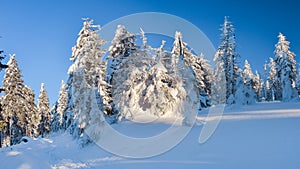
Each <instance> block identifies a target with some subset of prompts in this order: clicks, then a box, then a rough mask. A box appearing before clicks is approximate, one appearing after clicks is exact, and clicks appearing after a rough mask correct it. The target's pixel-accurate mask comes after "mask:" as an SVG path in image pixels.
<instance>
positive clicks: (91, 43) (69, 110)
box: [63, 19, 112, 145]
mask: <svg viewBox="0 0 300 169" xmlns="http://www.w3.org/2000/svg"><path fill="white" fill-rule="evenodd" d="M99 30H100V26H99V25H94V24H93V20H87V19H85V20H84V23H83V28H82V29H81V31H80V32H79V34H78V36H79V37H78V39H77V43H76V45H75V46H74V47H73V48H72V57H71V61H74V63H73V65H72V66H71V67H70V69H69V74H70V78H69V80H68V83H67V84H68V85H67V87H66V88H67V90H68V104H67V106H66V111H64V117H63V119H64V120H65V121H63V123H65V124H63V126H66V127H69V131H70V132H71V134H72V135H73V137H74V138H78V139H79V140H80V142H81V143H82V145H85V144H86V143H88V142H90V139H89V137H88V136H87V135H85V134H84V130H85V129H86V128H87V127H88V126H89V125H92V124H91V123H97V122H96V121H93V118H94V117H92V116H96V115H97V116H99V117H100V116H101V117H103V113H105V114H111V113H112V112H111V108H108V107H110V105H109V104H110V100H111V99H109V97H110V93H109V91H108V89H109V86H108V84H107V82H106V62H104V61H103V60H102V57H103V56H104V54H105V50H104V49H102V48H101V47H102V46H103V45H104V44H105V41H104V40H102V39H101V37H100V36H99V34H98V32H99ZM96 96H97V97H96ZM95 103H96V104H95ZM96 110H98V111H96ZM93 125H94V124H93Z"/></svg>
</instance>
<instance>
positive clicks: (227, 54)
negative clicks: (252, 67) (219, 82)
mask: <svg viewBox="0 0 300 169" xmlns="http://www.w3.org/2000/svg"><path fill="white" fill-rule="evenodd" d="M221 31H222V34H221V44H220V45H219V47H218V49H217V52H216V54H215V60H219V58H220V59H221V60H222V62H223V67H224V72H225V78H226V99H227V103H228V104H233V103H235V101H234V99H233V98H234V94H235V92H236V88H235V87H236V86H237V85H236V82H237V77H238V76H239V75H238V73H237V72H238V69H239V68H238V64H237V63H238V61H237V59H238V57H239V55H238V54H237V52H236V42H235V32H234V27H233V24H232V23H231V22H230V21H228V17H225V20H224V24H223V25H222V28H221ZM217 65H220V64H217ZM216 69H219V68H217V67H216ZM215 72H217V71H215Z"/></svg>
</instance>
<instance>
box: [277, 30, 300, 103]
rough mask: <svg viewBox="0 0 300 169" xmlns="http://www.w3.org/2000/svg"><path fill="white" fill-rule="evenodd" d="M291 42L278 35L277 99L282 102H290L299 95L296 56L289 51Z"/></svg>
mask: <svg viewBox="0 0 300 169" xmlns="http://www.w3.org/2000/svg"><path fill="white" fill-rule="evenodd" d="M289 45H290V42H289V41H287V40H286V38H285V36H284V35H283V34H282V33H279V35H278V43H277V44H276V45H275V51H274V54H275V57H274V62H275V69H276V76H277V78H278V79H279V85H278V86H277V88H276V93H277V96H278V97H277V98H276V99H278V100H282V101H285V102H286V101H290V100H291V99H293V98H295V97H296V96H298V95H297V92H296V89H295V88H294V86H295V81H296V61H295V59H294V57H295V54H294V53H293V52H291V51H290V50H289V48H290V46H289Z"/></svg>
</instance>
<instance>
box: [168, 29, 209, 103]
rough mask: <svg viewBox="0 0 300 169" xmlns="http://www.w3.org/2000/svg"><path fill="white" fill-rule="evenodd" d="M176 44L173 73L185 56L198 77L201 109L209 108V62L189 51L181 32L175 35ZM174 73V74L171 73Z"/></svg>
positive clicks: (173, 55) (173, 53)
mask: <svg viewBox="0 0 300 169" xmlns="http://www.w3.org/2000/svg"><path fill="white" fill-rule="evenodd" d="M174 39H175V40H174V43H173V48H172V55H171V61H172V65H173V69H172V71H173V72H176V71H177V70H176V69H177V65H178V61H179V56H180V55H183V58H184V63H185V64H186V66H189V67H191V68H192V70H193V72H194V75H195V77H196V81H197V86H198V88H199V94H200V95H199V99H200V104H201V107H207V106H209V105H210V98H209V95H210V85H211V75H212V68H211V66H210V65H209V63H208V61H207V60H206V59H204V55H203V54H200V56H196V55H195V54H193V53H192V51H191V50H190V49H188V46H187V43H185V42H183V40H182V34H181V33H180V32H176V33H175V37H174ZM171 73H172V72H171Z"/></svg>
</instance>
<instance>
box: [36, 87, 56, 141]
mask: <svg viewBox="0 0 300 169" xmlns="http://www.w3.org/2000/svg"><path fill="white" fill-rule="evenodd" d="M49 104H50V103H49V98H48V94H47V91H46V90H45V85H44V83H42V84H41V90H40V95H39V98H38V106H37V108H38V115H39V116H40V117H41V118H40V123H39V135H41V136H45V135H46V134H49V133H50V126H51V119H52V118H51V112H50V106H49Z"/></svg>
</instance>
